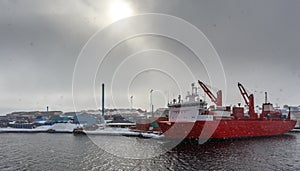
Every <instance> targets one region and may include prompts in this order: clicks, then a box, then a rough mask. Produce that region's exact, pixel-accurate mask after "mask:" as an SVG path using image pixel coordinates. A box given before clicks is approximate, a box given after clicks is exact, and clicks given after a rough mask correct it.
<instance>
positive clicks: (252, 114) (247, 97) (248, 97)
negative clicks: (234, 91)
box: [238, 83, 257, 118]
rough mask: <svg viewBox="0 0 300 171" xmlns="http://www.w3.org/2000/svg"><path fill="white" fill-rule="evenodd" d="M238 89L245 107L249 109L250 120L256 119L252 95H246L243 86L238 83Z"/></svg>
mask: <svg viewBox="0 0 300 171" xmlns="http://www.w3.org/2000/svg"><path fill="white" fill-rule="evenodd" d="M238 87H239V90H240V92H241V95H242V96H243V98H244V101H245V103H246V105H247V106H248V107H249V112H248V114H249V116H250V118H257V113H255V111H254V96H253V94H250V95H248V93H247V92H246V90H245V88H244V86H243V85H242V84H241V83H238Z"/></svg>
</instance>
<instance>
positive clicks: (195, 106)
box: [158, 81, 296, 139]
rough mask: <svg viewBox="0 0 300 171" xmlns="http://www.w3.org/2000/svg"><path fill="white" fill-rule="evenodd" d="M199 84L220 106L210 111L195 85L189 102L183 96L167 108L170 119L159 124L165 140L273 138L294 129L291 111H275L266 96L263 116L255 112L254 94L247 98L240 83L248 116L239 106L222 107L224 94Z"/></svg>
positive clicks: (189, 96) (188, 97) (294, 122)
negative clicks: (182, 98)
mask: <svg viewBox="0 0 300 171" xmlns="http://www.w3.org/2000/svg"><path fill="white" fill-rule="evenodd" d="M199 84H200V86H201V87H202V88H203V90H204V91H205V92H206V94H207V95H208V96H209V97H210V98H211V100H212V102H214V103H215V104H216V105H217V107H215V108H207V103H206V102H205V101H202V100H200V99H199V98H197V97H198V95H197V89H196V88H195V87H194V85H192V86H193V88H192V93H191V94H190V95H189V94H188V96H187V99H188V101H187V102H182V100H181V99H180V96H179V98H178V102H176V100H173V102H172V103H171V104H169V105H168V106H169V109H170V112H169V120H168V121H159V122H158V124H159V126H160V128H161V130H162V132H163V134H164V136H165V137H166V138H180V139H182V138H191V139H209V138H213V139H228V138H245V137H261V136H273V135H280V134H284V133H286V132H288V131H290V130H292V129H293V128H294V127H295V124H296V121H295V120H291V119H290V112H289V114H288V115H287V116H286V115H283V114H282V113H281V112H279V111H277V110H275V109H274V108H273V105H272V104H271V103H267V97H266V100H265V103H264V104H263V105H262V112H261V114H260V115H259V114H258V113H256V112H255V110H254V96H253V94H250V95H248V93H247V92H246V91H245V89H244V87H243V86H242V85H241V84H240V83H239V84H238V87H239V90H240V92H241V94H242V96H243V98H244V100H245V103H246V105H247V107H248V112H246V113H245V112H244V107H240V105H239V106H238V107H232V108H231V107H230V106H227V107H222V93H221V91H219V92H218V93H217V98H216V97H215V96H214V95H213V94H212V93H211V92H210V90H209V89H208V88H207V87H206V86H205V85H204V84H203V83H202V82H200V81H199ZM266 95H267V94H266ZM196 98H197V99H196Z"/></svg>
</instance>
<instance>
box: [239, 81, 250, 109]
mask: <svg viewBox="0 0 300 171" xmlns="http://www.w3.org/2000/svg"><path fill="white" fill-rule="evenodd" d="M238 87H239V90H240V92H241V95H242V96H243V98H244V101H245V103H246V104H247V105H249V95H248V93H247V92H246V90H245V88H244V86H243V85H242V84H241V83H238Z"/></svg>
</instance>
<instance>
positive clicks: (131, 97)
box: [130, 96, 133, 110]
mask: <svg viewBox="0 0 300 171" xmlns="http://www.w3.org/2000/svg"><path fill="white" fill-rule="evenodd" d="M132 99H133V96H130V110H132V103H133V102H132Z"/></svg>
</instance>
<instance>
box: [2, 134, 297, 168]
mask: <svg viewBox="0 0 300 171" xmlns="http://www.w3.org/2000/svg"><path fill="white" fill-rule="evenodd" d="M101 138H103V139H105V141H107V142H113V146H118V147H116V150H119V149H118V148H120V147H124V152H122V153H126V151H127V150H128V151H130V149H129V148H130V146H136V144H134V143H133V144H130V143H128V142H124V141H123V140H124V139H122V138H120V137H101ZM132 139H133V140H134V141H140V140H139V139H137V138H132ZM118 140H120V141H118ZM157 143H158V144H161V143H165V142H160V141H158V142H157ZM124 144H126V146H124ZM145 146H147V145H145ZM152 146H153V144H152ZM147 147H148V146H147ZM139 148H143V147H139ZM103 149H105V147H101V148H100V147H98V146H97V145H95V144H94V143H93V141H91V140H90V138H89V137H87V136H73V135H72V134H44V133H37V134H21V133H19V134H16V133H3V134H0V170H65V171H67V170H72V171H74V170H300V133H289V134H287V135H284V136H278V137H268V138H256V139H247V140H245V139H244V140H235V141H225V142H224V141H223V142H208V143H206V144H204V145H198V144H188V143H182V144H180V145H178V146H177V147H176V148H173V149H172V150H170V151H168V152H167V153H164V154H162V155H159V156H157V157H154V158H150V159H128V158H127V159H126V158H123V157H120V156H116V155H115V154H110V153H108V152H106V151H105V150H103ZM141 150H143V149H141ZM153 150H156V149H155V148H153Z"/></svg>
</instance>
